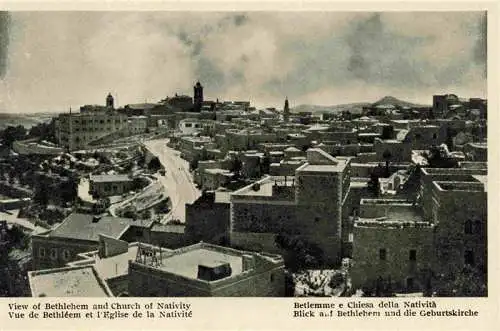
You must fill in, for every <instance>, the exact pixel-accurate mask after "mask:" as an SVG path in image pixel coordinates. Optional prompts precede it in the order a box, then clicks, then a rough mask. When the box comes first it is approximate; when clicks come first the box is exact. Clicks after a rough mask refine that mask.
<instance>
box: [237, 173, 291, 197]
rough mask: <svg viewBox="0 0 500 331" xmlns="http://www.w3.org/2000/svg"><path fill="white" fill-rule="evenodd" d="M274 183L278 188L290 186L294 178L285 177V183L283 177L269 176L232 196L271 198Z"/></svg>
mask: <svg viewBox="0 0 500 331" xmlns="http://www.w3.org/2000/svg"><path fill="white" fill-rule="evenodd" d="M275 182H276V183H277V184H279V185H280V186H292V184H293V183H294V177H293V176H287V177H286V183H285V177H284V176H269V177H266V178H264V179H261V180H259V181H257V182H255V183H253V184H250V185H248V186H245V187H243V188H241V189H239V190H237V191H235V192H234V193H233V195H245V196H263V197H266V196H267V197H272V196H273V186H274V184H275Z"/></svg>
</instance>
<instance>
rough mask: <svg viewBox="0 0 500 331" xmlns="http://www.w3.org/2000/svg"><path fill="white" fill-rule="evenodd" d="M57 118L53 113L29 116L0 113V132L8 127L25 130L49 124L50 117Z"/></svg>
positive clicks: (31, 114)
mask: <svg viewBox="0 0 500 331" xmlns="http://www.w3.org/2000/svg"><path fill="white" fill-rule="evenodd" d="M54 116H57V114H54V113H30V114H12V113H0V130H3V129H5V128H6V127H8V126H18V125H22V126H24V127H25V128H26V129H30V128H31V127H33V126H35V125H37V124H39V123H47V122H50V120H51V119H52V117H54Z"/></svg>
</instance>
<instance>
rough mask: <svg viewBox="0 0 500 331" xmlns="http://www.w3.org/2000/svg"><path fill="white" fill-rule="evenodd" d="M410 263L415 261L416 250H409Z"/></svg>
mask: <svg viewBox="0 0 500 331" xmlns="http://www.w3.org/2000/svg"><path fill="white" fill-rule="evenodd" d="M410 261H417V250H416V249H410Z"/></svg>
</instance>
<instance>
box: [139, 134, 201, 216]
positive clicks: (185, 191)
mask: <svg viewBox="0 0 500 331" xmlns="http://www.w3.org/2000/svg"><path fill="white" fill-rule="evenodd" d="M167 142H168V139H158V140H149V141H145V142H144V145H145V146H146V147H147V148H148V149H149V151H151V153H153V154H154V155H156V156H158V158H159V159H160V162H161V163H162V164H163V166H164V167H165V171H166V174H165V176H158V179H159V180H160V182H161V183H162V184H163V185H164V186H165V189H166V191H167V193H168V195H169V196H170V200H171V202H172V210H171V212H170V213H169V214H168V215H167V216H166V217H165V218H164V221H168V220H171V219H178V220H180V221H181V222H182V223H184V222H185V221H186V212H185V204H186V203H192V202H194V201H195V200H196V199H198V197H199V196H200V195H201V192H200V190H198V189H197V188H196V186H195V185H194V183H193V181H192V176H191V174H190V173H189V164H188V162H187V161H185V160H183V159H181V158H180V156H179V154H180V153H179V152H178V151H176V150H174V149H172V148H170V147H167Z"/></svg>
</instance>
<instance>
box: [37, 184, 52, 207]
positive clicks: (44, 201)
mask: <svg viewBox="0 0 500 331" xmlns="http://www.w3.org/2000/svg"><path fill="white" fill-rule="evenodd" d="M49 195H50V192H49V189H48V187H47V185H46V184H45V183H39V184H38V186H37V188H36V190H35V196H34V198H33V200H34V201H35V202H37V203H39V204H41V205H42V206H47V205H48V204H49Z"/></svg>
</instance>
